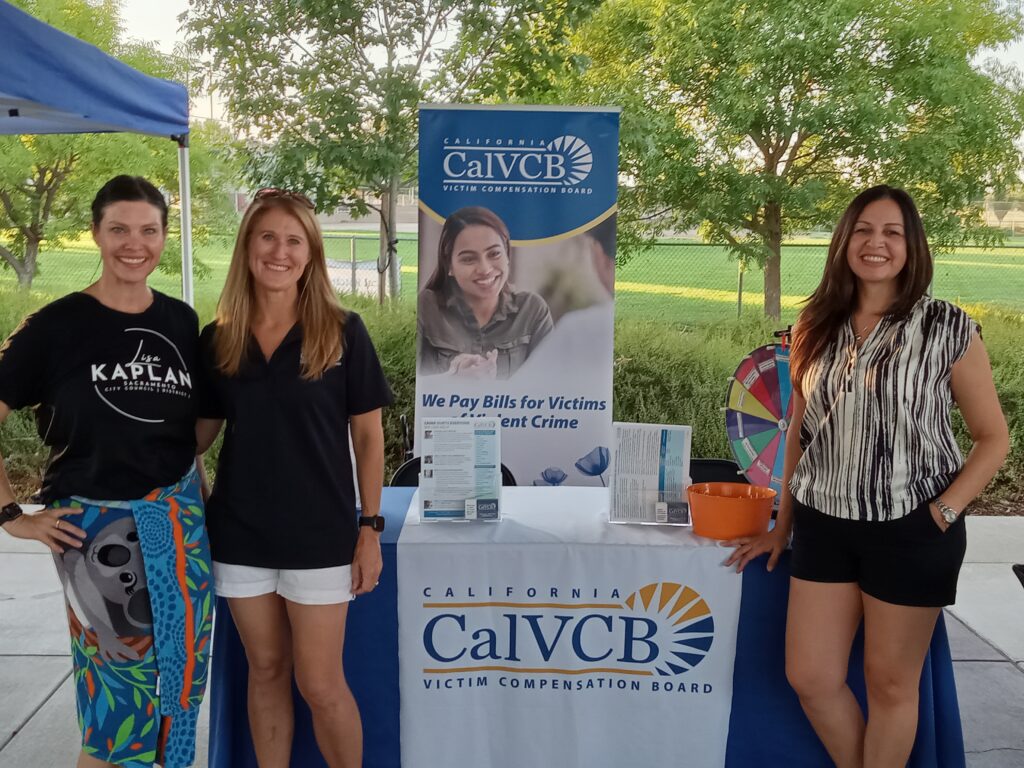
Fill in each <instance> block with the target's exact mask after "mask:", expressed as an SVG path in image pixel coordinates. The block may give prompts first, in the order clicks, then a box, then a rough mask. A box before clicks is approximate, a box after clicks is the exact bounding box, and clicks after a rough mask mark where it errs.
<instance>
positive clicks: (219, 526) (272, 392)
mask: <svg viewBox="0 0 1024 768" xmlns="http://www.w3.org/2000/svg"><path fill="white" fill-rule="evenodd" d="M214 330H215V325H214V324H212V323H211V324H210V325H208V326H206V328H204V329H203V333H202V335H201V337H200V346H201V349H202V359H203V368H204V371H205V373H206V381H207V385H206V386H205V387H204V388H203V390H204V392H205V393H206V396H205V397H204V402H203V404H202V405H201V413H202V415H203V416H205V417H207V418H211V419H219V418H223V419H226V420H227V423H226V429H225V432H224V444H223V446H222V447H221V451H220V459H219V463H218V465H217V479H216V483H215V485H214V488H213V494H212V495H211V497H210V500H209V502H208V504H207V527H208V529H209V532H210V549H211V552H212V554H213V559H214V560H217V561H219V562H222V563H231V564H234V565H249V566H256V567H261V568H289V569H306V568H330V567H334V566H339V565H348V564H349V563H351V562H352V557H353V554H354V552H355V545H356V538H357V533H358V530H357V524H356V506H355V484H354V480H353V477H352V464H351V458H350V454H349V438H348V422H349V417H350V416H352V415H358V414H361V413H367V412H369V411H372V410H375V409H377V408H381V407H383V406H385V405H388V404H389V403H390V402H391V400H392V395H391V389H390V387H389V386H388V383H387V380H386V379H385V378H384V372H383V371H382V370H381V367H380V362H379V361H378V359H377V353H376V351H374V348H373V343H372V342H371V341H370V335H369V334H368V333H367V331H366V326H365V325H363V321H362V320H361V319H360V317H359V315H357V314H355V313H354V312H348V313H346V317H345V331H344V335H343V337H342V350H343V351H342V356H341V360H340V362H339V363H338V365H335V366H333V367H331V368H328V369H327V371H326V372H325V373H324V375H323V376H322V377H321V378H320V379H318V380H315V381H306V380H304V379H302V378H301V377H300V373H301V370H300V367H299V356H300V353H301V350H302V328H301V326H299V325H298V324H296V325H295V327H293V328H292V329H291V330H290V331H289V332H288V335H287V336H285V337H284V340H283V341H282V342H281V344H280V346H278V348H277V349H276V350H275V351H274V354H273V355H271V358H270V360H269V361H268V360H267V359H266V358H265V357H264V356H263V353H262V351H261V350H260V347H259V344H258V343H257V342H256V340H255V339H254V338H250V340H249V347H248V351H247V354H246V358H245V360H244V361H243V364H242V368H241V371H240V372H239V374H238V375H237V376H232V377H228V376H225V375H224V374H222V373H220V372H219V371H217V370H216V366H215V364H214V351H213V339H214Z"/></svg>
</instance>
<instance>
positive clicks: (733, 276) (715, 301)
mask: <svg viewBox="0 0 1024 768" xmlns="http://www.w3.org/2000/svg"><path fill="white" fill-rule="evenodd" d="M353 237H354V242H355V248H356V259H357V260H358V261H360V262H373V261H374V260H375V259H376V256H377V248H378V245H377V239H376V237H375V236H374V235H372V234H367V233H362V234H358V235H354V236H353V234H352V233H331V235H330V236H328V238H327V240H326V248H327V256H328V258H330V259H336V260H338V261H341V262H347V261H348V260H349V259H350V258H351V248H352V242H353ZM231 247H232V242H231V241H230V240H227V239H221V240H218V241H215V242H210V243H208V244H205V245H201V246H198V247H197V248H196V258H197V260H199V261H200V262H202V264H203V265H204V266H205V267H206V268H207V270H208V274H206V275H205V276H203V277H199V278H197V279H196V281H195V293H196V303H197V304H199V305H202V306H212V305H213V304H215V303H216V300H217V297H218V295H219V294H220V289H221V286H222V285H223V283H224V277H225V275H226V274H227V268H228V263H229V261H230V259H231ZM826 249H827V244H825V243H821V244H816V245H814V244H811V245H805V244H800V245H789V246H785V247H784V248H783V256H782V290H783V299H782V305H783V319H784V320H787V321H788V320H792V319H793V318H795V317H796V313H797V311H798V309H799V302H800V301H801V300H802V299H803V298H805V297H806V296H807V295H809V294H810V293H811V291H813V290H814V287H815V286H816V285H817V283H818V280H819V279H820V277H821V272H822V268H823V266H824V261H825V253H826ZM398 254H399V258H400V259H401V263H402V294H403V296H413V295H414V294H415V291H416V279H417V274H416V261H417V251H416V240H415V239H412V238H410V237H408V236H406V237H405V238H403V239H401V240H400V241H399V245H398ZM39 263H40V270H39V274H38V276H37V277H36V280H35V282H34V283H33V291H34V292H38V293H39V294H42V296H43V297H52V296H59V295H63V294H65V293H68V292H70V291H73V290H77V289H79V288H81V287H82V286H84V285H87V284H89V283H90V282H92V281H93V280H94V279H95V278H96V277H97V276H98V274H99V254H98V252H97V250H96V249H95V247H92V244H91V243H88V242H87V241H85V242H82V243H80V244H77V245H76V246H75V247H72V248H67V249H63V250H54V251H45V252H43V253H42V254H41V256H40V260H39ZM616 280H617V286H616V310H617V312H618V314H619V316H620V317H644V318H651V319H659V320H662V321H664V322H669V323H673V324H682V325H703V324H707V323H714V322H720V321H723V320H727V319H730V318H735V317H736V315H737V301H736V298H737V265H736V262H735V261H734V260H732V259H730V258H729V256H728V253H727V252H726V250H725V248H724V247H722V246H715V245H705V244H699V243H681V242H678V241H672V242H665V243H664V244H661V245H659V246H656V247H654V248H652V249H650V250H648V251H645V252H642V253H639V254H637V255H635V256H634V257H633V258H632V259H631V260H630V261H629V262H628V263H627V264H625V265H624V266H622V267H620V268H619V270H618V272H617V276H616ZM151 284H152V285H153V286H154V287H155V288H156V289H157V290H160V291H163V292H165V293H168V294H171V295H180V293H181V278H180V275H177V274H169V273H165V272H158V273H157V274H155V275H154V276H153V277H152V278H151ZM763 284H764V281H763V277H762V273H761V272H760V270H758V269H756V268H752V269H750V270H749V271H747V272H746V274H745V275H744V294H743V309H744V315H750V316H759V315H760V314H761V307H762V301H763V295H762V291H763ZM13 285H14V274H13V272H11V271H10V270H0V288H4V287H12V286H13ZM934 291H935V295H936V296H937V297H938V298H943V299H949V300H952V301H956V302H957V303H960V304H968V305H972V304H984V305H988V306H993V307H999V308H1002V309H1006V310H1009V311H1012V312H1024V248H1001V249H981V248H961V249H959V250H958V251H956V252H955V253H951V254H939V255H937V256H936V258H935V281H934Z"/></svg>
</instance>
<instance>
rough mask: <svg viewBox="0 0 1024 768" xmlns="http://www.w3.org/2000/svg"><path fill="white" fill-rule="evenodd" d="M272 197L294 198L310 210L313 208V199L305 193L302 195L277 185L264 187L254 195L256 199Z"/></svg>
mask: <svg viewBox="0 0 1024 768" xmlns="http://www.w3.org/2000/svg"><path fill="white" fill-rule="evenodd" d="M274 197H281V198H284V199H286V200H295V201H296V202H298V203H301V204H302V205H304V206H306V207H307V208H309V209H310V210H313V209H314V208H315V206H314V205H313V201H312V200H310V199H309V198H308V197H306V196H305V195H303V194H302V193H301V192H290V191H289V190H287V189H279V188H277V187H264V188H263V189H261V190H259V191H258V192H257V193H256V194H255V195H254V198H255V199H256V200H268V199H270V198H274Z"/></svg>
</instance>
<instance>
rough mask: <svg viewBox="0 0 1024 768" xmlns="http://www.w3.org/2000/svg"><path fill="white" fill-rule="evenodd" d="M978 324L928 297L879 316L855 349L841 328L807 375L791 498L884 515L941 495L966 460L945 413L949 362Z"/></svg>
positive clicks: (823, 507)
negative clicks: (905, 311)
mask: <svg viewBox="0 0 1024 768" xmlns="http://www.w3.org/2000/svg"><path fill="white" fill-rule="evenodd" d="M977 331H978V326H977V324H976V323H975V322H974V321H973V320H971V318H970V317H968V316H967V314H966V313H965V312H964V311H963V310H962V309H960V308H959V307H955V306H953V305H952V304H949V303H947V302H945V301H937V300H935V299H931V298H929V297H927V296H925V297H922V298H921V300H920V301H918V302H917V304H915V305H914V308H913V309H912V310H911V312H910V314H909V315H908V316H907V317H906V318H904V319H902V320H895V319H893V318H890V317H883V318H882V319H881V321H879V323H878V325H877V326H875V329H874V330H873V331H872V332H871V334H870V335H869V336H868V337H867V339H865V340H864V344H863V346H862V347H861V348H860V349H859V350H858V349H857V345H856V338H855V336H854V332H853V328H852V327H851V325H850V324H849V323H847V324H846V325H845V326H843V329H842V330H841V331H840V334H839V338H838V339H837V341H836V343H835V344H832V345H830V346H829V347H828V348H827V349H826V351H825V354H823V355H822V356H821V357H820V358H819V359H818V360H816V361H815V362H814V363H813V364H812V365H811V366H810V367H809V368H808V370H807V372H806V374H805V375H804V379H803V392H804V397H805V398H807V407H806V410H805V412H804V418H803V425H802V428H801V430H800V444H801V445H802V446H803V451H804V452H803V457H802V458H801V459H800V461H799V463H798V464H797V466H796V468H795V470H794V472H793V477H792V479H791V480H790V486H789V487H790V490H791V491H792V492H793V496H794V497H795V498H796V499H797V500H798V501H800V502H801V503H802V504H806V505H807V506H809V507H812V508H814V509H817V510H819V511H821V512H824V513H826V514H829V515H833V516H836V517H843V518H852V519H860V520H875V521H881V520H892V519H895V518H899V517H902V516H903V515H906V514H907V513H909V512H910V511H911V510H913V509H914V508H915V507H917V506H919V505H920V504H922V503H924V502H926V501H928V500H929V499H932V498H934V497H935V496H937V495H939V494H940V493H942V491H944V490H945V489H946V488H947V487H948V486H949V484H950V483H951V482H952V481H953V478H954V477H956V475H957V473H958V472H959V471H960V469H961V467H962V466H963V461H964V460H963V455H962V454H961V453H960V449H959V447H958V446H957V444H956V440H955V439H954V437H953V428H952V425H951V424H950V420H949V413H950V409H951V408H952V407H953V393H952V389H951V386H950V378H951V374H952V370H953V364H954V363H955V362H956V361H957V360H959V359H960V358H961V357H963V356H964V354H965V353H966V352H967V348H968V346H969V345H970V343H971V339H972V338H973V335H974V333H975V332H977Z"/></svg>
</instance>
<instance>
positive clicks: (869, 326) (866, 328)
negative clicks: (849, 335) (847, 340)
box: [850, 317, 882, 341]
mask: <svg viewBox="0 0 1024 768" xmlns="http://www.w3.org/2000/svg"><path fill="white" fill-rule="evenodd" d="M881 320H882V318H881V317H876V318H875V319H874V321H873V322H869V323H865V324H864V327H863V328H861V331H860V333H857V330H856V329H854V331H853V338H854V340H855V341H862V340H863V339H865V338H867V336H869V335H870V331H871V330H873V329H874V327H875V326H876V325H878V323H879V322H880V321H881ZM850 325H853V323H852V322H851V323H850Z"/></svg>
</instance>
